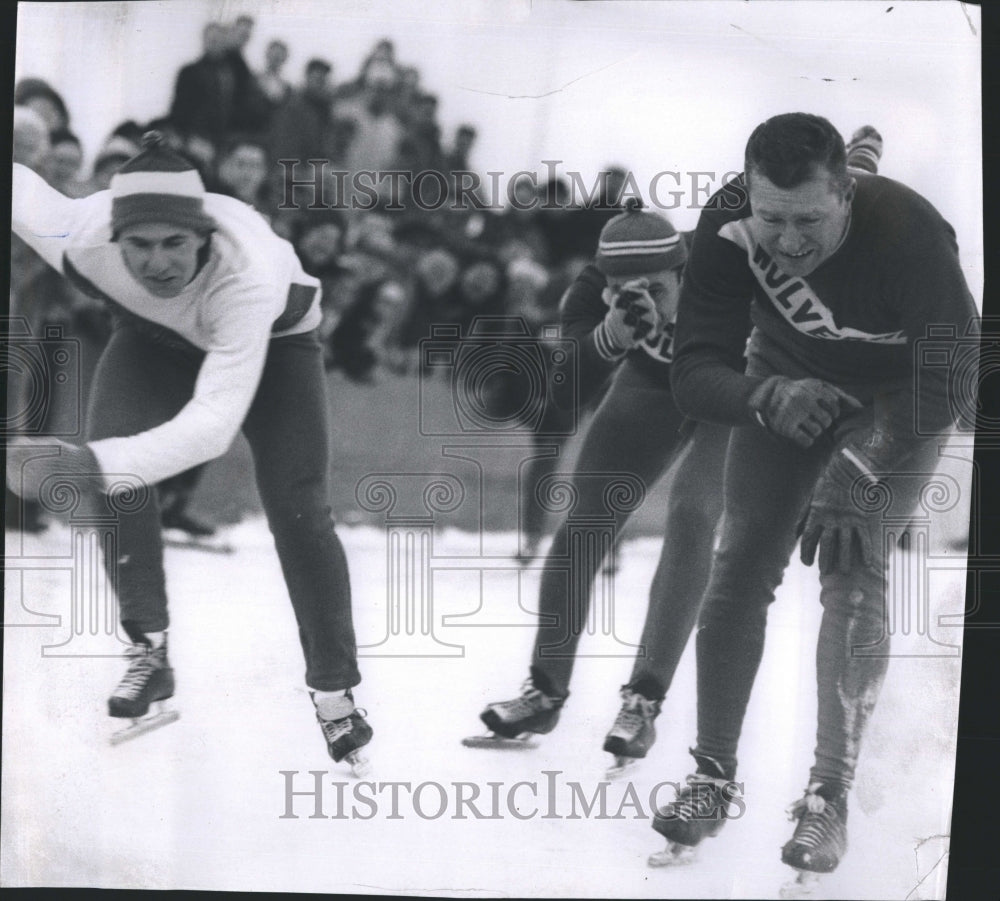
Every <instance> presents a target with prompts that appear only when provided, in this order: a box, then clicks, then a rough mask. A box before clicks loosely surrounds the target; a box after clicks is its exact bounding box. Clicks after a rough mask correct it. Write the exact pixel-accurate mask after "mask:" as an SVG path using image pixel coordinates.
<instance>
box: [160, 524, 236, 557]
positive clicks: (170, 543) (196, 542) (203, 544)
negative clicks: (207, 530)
mask: <svg viewBox="0 0 1000 901" xmlns="http://www.w3.org/2000/svg"><path fill="white" fill-rule="evenodd" d="M163 546H164V547H172V548H181V549H182V550H189V551H204V552H205V553H207V554H235V553H236V548H235V547H233V545H231V544H229V543H228V542H226V541H220V540H219V539H218V538H214V537H205V538H197V537H195V536H193V535H188V534H187V533H186V532H181V531H180V530H178V529H166V530H164V532H163Z"/></svg>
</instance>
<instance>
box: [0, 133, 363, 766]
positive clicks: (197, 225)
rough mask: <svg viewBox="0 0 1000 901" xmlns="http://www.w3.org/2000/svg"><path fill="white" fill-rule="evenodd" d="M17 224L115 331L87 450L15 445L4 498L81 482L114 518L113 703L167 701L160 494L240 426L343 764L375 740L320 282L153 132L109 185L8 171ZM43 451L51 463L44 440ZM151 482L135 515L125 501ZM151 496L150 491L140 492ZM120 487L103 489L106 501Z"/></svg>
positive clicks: (332, 743)
mask: <svg viewBox="0 0 1000 901" xmlns="http://www.w3.org/2000/svg"><path fill="white" fill-rule="evenodd" d="M13 229H14V231H15V232H16V233H17V234H18V235H19V236H20V237H21V238H22V239H23V240H25V241H26V242H27V243H28V244H30V245H31V246H32V247H33V248H34V249H35V250H36V251H37V252H38V253H39V254H41V255H42V256H43V257H44V258H45V260H46V261H47V262H48V263H49V264H50V265H52V266H53V267H55V268H57V269H58V270H59V271H61V272H62V273H63V274H64V275H66V277H67V278H69V279H70V281H72V282H73V283H74V284H75V285H76V286H77V287H79V288H80V289H82V290H83V291H85V292H87V293H88V294H89V295H91V296H94V297H99V298H101V299H102V300H103V301H104V302H105V303H106V304H107V305H108V306H109V307H110V308H111V310H112V312H113V313H114V315H115V319H116V327H115V329H114V333H113V335H112V337H111V340H110V342H109V344H108V346H107V348H106V350H105V351H104V354H103V356H102V358H101V361H100V364H99V367H98V371H97V374H96V376H95V383H94V386H93V392H92V397H91V412H90V414H89V416H88V419H87V422H88V434H87V436H86V443H84V444H82V445H79V446H77V445H71V444H68V443H65V442H59V443H58V444H59V447H58V450H59V453H58V455H51V448H52V445H53V444H54V440H53V439H46V440H44V441H43V440H41V439H35V442H34V443H32V442H30V441H28V442H23V443H21V444H19V445H17V446H14V447H12V448H9V458H8V459H9V465H8V479H9V480H11V482H12V488H13V489H15V490H17V491H19V492H21V493H23V494H25V495H28V496H32V495H35V496H37V494H38V492H39V490H40V489H41V488H42V486H43V483H44V482H45V481H46V479H50V478H51V477H58V478H60V479H63V480H76V481H77V483H78V485H80V486H82V487H86V488H87V489H88V490H89V491H90V492H91V496H92V500H93V503H95V504H97V505H98V506H99V507H103V508H104V509H111V510H113V511H114V512H115V515H116V517H117V522H118V532H117V535H118V546H117V556H116V557H115V555H106V557H107V559H105V566H106V569H107V571H108V574H109V576H110V578H111V579H113V580H114V584H116V586H117V593H118V600H119V605H120V616H121V624H122V628H123V630H124V631H125V633H127V635H128V637H129V638H130V639H131V641H132V643H133V644H132V647H131V649H130V650H129V656H130V657H131V662H130V664H129V667H128V671H127V672H126V674H125V676H124V678H123V679H122V681H121V683H120V684H119V685H118V687H117V688H116V689H115V690H114V692H113V693H112V695H111V697H110V699H109V701H108V709H109V713H110V714H111V716H113V717H125V718H139V717H143V716H145V715H146V714H147V713H148V711H149V708H150V705H151V704H152V703H153V702H155V701H159V700H163V699H166V698H169V697H171V696H172V695H173V693H174V676H173V670H172V669H171V666H170V663H169V660H168V657H167V627H168V624H169V621H168V615H167V596H166V590H165V580H164V569H163V544H162V539H161V532H160V518H159V511H158V503H157V493H156V491H155V490H152V487H151V486H153V485H155V484H157V483H159V482H160V481H162V480H163V479H166V478H168V477H170V476H173V475H175V474H177V473H180V472H184V471H185V470H188V469H190V468H191V467H192V466H196V465H198V464H200V463H203V462H205V461H207V460H211V459H213V458H215V457H218V456H219V455H220V454H222V453H224V452H225V451H226V449H227V448H228V447H229V446H230V444H231V443H232V441H233V439H234V438H235V436H236V434H237V432H238V431H239V430H240V429H241V428H242V430H243V433H244V435H245V436H246V438H247V440H248V442H249V444H250V448H251V450H252V453H253V459H254V467H255V472H256V479H257V487H258V489H259V493H260V497H261V500H262V502H263V505H264V510H265V513H266V515H267V519H268V523H269V526H270V528H271V531H272V533H273V535H274V542H275V546H276V548H277V552H278V557H279V559H280V562H281V567H282V571H283V573H284V577H285V582H286V585H287V586H288V592H289V595H290V596H291V601H292V605H293V607H294V611H295V616H296V619H297V621H298V626H299V637H300V639H301V643H302V649H303V652H304V654H305V661H306V671H305V681H306V685H307V686H308V688H309V691H310V695H311V697H312V700H313V703H314V706H315V710H316V717H317V719H318V720H319V724H320V726H321V728H322V731H323V735H324V737H325V739H326V742H327V746H328V750H329V753H330V755H331V756H332V757H333V758H334V760H337V761H340V760H342V759H344V758H345V757H350V758H351V759H352V762H354V761H355V759H356V758H357V751H358V749H359V748H361V747H362V746H363V745H365V744H367V743H368V741H369V740H370V738H371V735H372V730H371V727H370V726H369V725H368V723H367V722H366V720H365V718H364V716H363V715H362V713H361V712H359V711H358V710H357V709H356V708H355V706H354V702H353V697H352V692H351V689H352V688H353V687H354V686H356V685H357V684H358V683H359V682H360V681H361V677H360V674H359V672H358V667H357V651H356V644H355V637H354V626H353V622H352V615H351V595H350V584H349V579H348V568H347V560H346V558H345V555H344V550H343V547H342V545H341V543H340V540H339V538H338V537H337V535H336V533H335V531H334V524H333V521H332V519H331V513H330V508H329V503H328V494H329V492H328V478H329V475H328V472H329V470H328V452H329V450H328V449H329V436H328V425H327V418H328V414H327V409H328V408H327V401H326V395H325V380H324V376H323V362H322V351H321V348H320V345H319V343H318V341H317V338H316V328H317V326H318V324H319V321H320V311H319V299H320V298H319V294H320V291H319V285H318V282H317V281H316V280H315V279H313V278H312V277H310V276H308V275H306V274H305V273H304V272H303V270H302V268H301V266H300V265H299V261H298V259H297V258H296V256H295V253H294V251H293V250H292V247H291V245H290V244H288V243H287V242H285V241H284V240H282V239H281V238H279V237H277V236H276V235H275V234H274V233H273V232H272V231H271V229H270V227H269V226H268V224H267V222H266V221H265V220H264V219H263V218H262V217H261V216H260V215H259V214H257V213H256V212H254V211H253V210H252V209H251V208H250V207H248V206H247V205H245V204H244V203H242V202H240V201H238V200H234V199H232V198H230V197H225V196H222V195H217V194H211V193H207V192H206V191H205V190H204V187H203V184H202V182H201V179H200V177H199V175H198V173H197V171H196V170H195V169H194V168H193V167H192V166H191V165H190V164H189V163H188V162H187V161H185V160H184V159H182V158H181V157H180V156H178V155H176V154H174V153H173V152H172V151H170V150H168V149H167V148H166V147H165V146H163V144H162V141H161V139H160V136H159V135H158V134H157V133H155V132H153V133H149V134H148V135H147V136H146V138H145V140H144V149H143V150H142V151H141V152H140V153H139V154H138V155H136V156H135V157H133V158H132V159H131V160H130V161H129V162H127V163H126V164H125V165H124V166H123V167H122V168H121V170H120V171H119V172H118V173H117V174H116V175H115V176H114V177H113V178H112V179H111V185H110V190H108V191H103V192H100V193H98V194H94V195H92V196H90V197H87V198H84V199H79V200H70V199H69V198H66V197H64V196H63V195H61V194H59V193H58V192H56V191H55V190H53V189H52V188H50V187H48V186H47V185H46V184H45V183H44V182H43V181H42V180H41V179H40V178H39V177H38V176H37V175H35V174H34V173H33V172H31V171H30V170H28V169H26V168H25V167H23V166H18V165H15V166H14V182H13ZM39 445H43V446H44V447H46V448H48V449H49V455H45V453H44V452H43V451H41V449H40V446H39ZM137 480H138V482H139V483H141V485H142V486H143V487H142V489H141V490H140V492H139V494H140V496H142V495H143V494H145V495H146V497H145V502H144V503H142V504H138V503H128V504H125V503H123V504H115V503H114V500H115V498H114V494H115V492H116V488H117V487H120V486H121V485H123V484H131V485H133V486H134V485H135V484H136V481H137ZM147 488H148V490H146V489H147ZM109 492H110V494H109Z"/></svg>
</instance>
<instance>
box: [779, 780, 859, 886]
mask: <svg viewBox="0 0 1000 901" xmlns="http://www.w3.org/2000/svg"><path fill="white" fill-rule="evenodd" d="M788 816H789V819H791V820H798V821H799V822H798V825H797V826H796V827H795V832H794V833H793V834H792V837H791V839H789V840H788V842H786V843H785V846H784V847H783V848H782V849H781V860H782V863H786V864H788V865H789V866H790V867H792V868H793V869H794V870H795V871H796V877H795V879H793V880H792V881H790V882H788V883H786V884H785V885H784V886H783V887H782V889H781V897H782V898H809V897H811V896H812V895H813V894H815V892H816V889H817V888H818V886H819V882H820V875H821V874H823V873H832V872H833V871H834V870H835V869H836V868H837V865H838V864H839V863H840V860H841V858H842V857H843V856H844V853H845V852H846V851H847V790H846V789H844V788H843V787H842V786H832V785H831V786H827V785H823V784H822V783H819V782H814V783H812V784H810V785H809V787H808V788H807V789H806V793H805V795H804V796H803V797H802V798H800V799H799V800H798V801H796V802H795V803H794V804H792V806H791V807H789V808H788Z"/></svg>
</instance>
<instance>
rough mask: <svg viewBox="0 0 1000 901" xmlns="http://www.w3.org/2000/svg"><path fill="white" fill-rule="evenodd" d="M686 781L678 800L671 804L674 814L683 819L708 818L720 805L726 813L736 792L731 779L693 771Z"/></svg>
mask: <svg viewBox="0 0 1000 901" xmlns="http://www.w3.org/2000/svg"><path fill="white" fill-rule="evenodd" d="M686 782H687V784H686V785H685V786H684V788H682V789H681V790H680V792H679V793H678V795H677V800H676V801H674V802H673V804H671V805H670V806H671V810H672V812H673V814H674V815H675V816H676V817H677V818H678V819H681V820H695V819H708V818H709V817H710V816H712V814H714V813H715V810H716V808H720V807H721V808H723V809H722V813H723V815H724V814H725V808H726V807H728V805H729V801H731V800H732V798H733V797H734V796H735V794H736V790H735V787H734V783H733V781H732V780H731V779H718V778H716V777H715V776H708V775H706V774H705V773H691V774H690V775H689V776H688V777H687V779H686Z"/></svg>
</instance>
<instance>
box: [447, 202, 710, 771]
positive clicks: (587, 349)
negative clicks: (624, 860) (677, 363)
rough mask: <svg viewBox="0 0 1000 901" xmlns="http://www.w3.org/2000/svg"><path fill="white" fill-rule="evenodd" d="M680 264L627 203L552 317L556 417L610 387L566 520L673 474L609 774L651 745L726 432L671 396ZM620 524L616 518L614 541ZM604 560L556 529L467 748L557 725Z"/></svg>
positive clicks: (563, 526) (675, 250)
mask: <svg viewBox="0 0 1000 901" xmlns="http://www.w3.org/2000/svg"><path fill="white" fill-rule="evenodd" d="M686 258H687V249H686V243H685V240H684V236H683V235H682V234H680V233H679V232H677V231H676V230H675V229H674V228H673V226H672V225H671V224H670V222H669V221H668V220H667V219H666V218H665V217H663V216H661V215H659V214H657V213H653V212H650V211H648V210H643V209H641V204H632V205H630V206H628V207H627V209H626V211H625V212H623V213H622V214H620V215H618V216H616V217H615V218H613V219H611V220H609V222H608V223H607V224H606V225H605V227H604V229H603V230H602V232H601V236H600V240H599V244H598V248H597V254H596V257H595V260H594V262H593V263H591V264H589V265H588V266H586V267H585V268H584V269H583V270H582V272H581V274H580V275H579V276H578V277H577V279H576V281H575V282H574V284H573V285H572V286H571V287H570V288H569V290H568V291H567V293H566V295H565V297H564V298H563V300H562V303H561V306H560V323H561V326H562V337H563V338H570V339H574V340H575V341H576V347H577V356H578V366H577V371H578V372H579V387H578V390H575V389H576V386H575V385H574V384H573V383H572V380H566V383H565V388H566V393H565V394H560V393H558V389H557V391H556V392H555V397H554V399H555V400H556V401H557V402H558V403H560V404H561V405H563V406H567V405H569V404H572V403H575V402H584V401H586V400H587V399H588V398H589V397H590V396H591V395H592V394H594V393H596V392H597V391H598V390H599V389H600V388H601V387H602V386H603V384H604V383H605V382H606V381H607V379H609V378H611V377H612V376H613V381H612V383H611V386H610V388H609V389H608V392H607V394H606V395H605V397H604V399H603V400H602V402H601V404H600V406H599V407H598V409H597V411H596V413H595V415H594V418H593V420H592V422H591V425H590V428H589V430H588V432H587V435H586V438H585V440H584V443H583V446H582V448H581V451H580V455H579V457H578V460H577V463H576V466H575V469H574V472H573V477H572V479H573V483H574V487H575V488H576V491H577V494H578V501H577V504H576V507H575V509H574V515H580V516H587V515H598V516H599V515H601V513H602V511H603V510H604V506H603V505H604V498H605V492H606V489H607V485H608V479H609V478H613V474H615V473H626V474H629V475H632V476H635V477H636V478H637V479H638V480H639V481H640V482H641V484H642V486H643V488H644V489H649V488H651V487H652V485H653V484H654V483H655V482H656V481H657V480H658V479H659V478H660V477H661V476H662V475H663V474H664V473H665V472H666V471H667V470H668V469H669V468H671V467H672V468H673V469H674V471H675V474H674V479H673V483H672V489H671V494H670V499H669V501H668V503H667V507H666V511H665V514H666V523H665V532H666V537H665V539H664V543H663V550H662V554H661V556H660V560H659V564H658V567H657V570H656V574H655V576H654V579H653V583H652V587H651V589H650V593H649V608H648V613H647V617H646V622H645V626H644V629H643V633H642V637H641V640H640V650H639V652H638V653H637V657H636V660H635V664H634V666H633V669H632V674H631V678H630V679H629V681H628V683H627V684H625V685H623V686H622V687H621V697H622V707H621V711H620V712H619V714H618V716H617V717H616V719H615V722H614V724H613V726H612V728H611V730H610V731H609V732H608V734H607V736H606V738H605V741H604V750H605V751H607V752H609V753H611V754H612V755H614V756H615V758H616V766H615V767H613V768H612V770H611V771H610V774H612V775H615V774H617V772H619V771H620V769H621V768H622V767H624V766H625V765H626V764H627V763H629V762H631V761H633V760H635V759H638V758H643V757H645V756H646V754H647V752H648V750H649V748H650V747H651V746H652V744H653V742H654V740H655V736H656V733H655V728H654V720H655V719H656V717H657V715H658V714H659V712H660V707H661V704H662V702H663V699H664V696H665V694H666V692H667V690H668V689H669V687H670V683H671V681H672V679H673V675H674V671H675V669H676V667H677V662H678V660H679V659H680V656H681V654H682V652H683V650H684V647H685V645H686V644H687V640H688V637H689V635H690V633H691V629H692V627H693V625H694V622H695V619H696V617H697V608H698V604H699V602H700V600H701V595H702V592H703V590H704V587H705V583H706V581H707V578H708V568H709V564H710V561H711V552H712V536H713V532H714V529H715V525H716V522H717V520H718V517H719V514H720V513H721V505H722V493H721V487H720V481H721V477H722V461H723V458H724V455H725V447H726V443H727V441H728V438H729V429H728V427H726V426H718V425H712V424H708V423H694V422H691V421H689V422H688V423H687V425H686V426H685V422H684V416H683V415H682V414H681V413H680V412H679V411H678V409H677V407H676V405H675V404H674V402H673V399H672V396H671V392H670V360H671V348H672V337H673V319H674V314H675V311H676V307H677V298H678V295H679V292H680V281H681V273H682V271H683V267H684V263H685V260H686ZM577 395H579V396H577ZM682 426H684V428H682ZM628 515H629V514H628V513H627V512H618V513H615V526H616V530H617V534H620V532H621V529H622V528H623V527H624V525H625V523H626V521H627V520H628ZM602 550H604V549H601V548H597V547H594V546H591V545H589V544H588V543H587V542H584V541H576V542H574V541H573V540H572V538H571V536H570V534H569V523H568V522H567V520H563V521H562V522H561V523H560V525H559V527H558V528H557V530H556V532H555V534H554V537H553V541H552V547H551V550H550V553H549V557H548V558H547V560H546V564H545V568H544V570H543V572H542V578H541V587H540V599H539V614H540V618H541V622H540V624H539V626H538V629H537V633H536V638H535V645H534V650H533V652H532V656H531V664H530V676H529V679H528V681H527V682H526V683H525V688H524V692H523V694H522V695H521V696H520V697H517V698H514V699H513V700H510V701H503V702H497V703H492V704H490V705H489V706H488V707H487V708H486V709H485V710H484V711H483V713H482V714H481V719H482V720H483V722H484V723H485V724H486V725H487V726H488V727H489V729H490V730H492V733H493V735H492V736H487V737H486V738H481V739H468V740H467V741H466V743H467V744H477V745H484V744H485V745H487V746H489V745H490V744H491V743H492V744H508V745H509V744H510V743H511V742H512V741H517V740H519V738H518V737H519V736H524V735H525V733H535V734H544V733H548V732H550V731H552V729H553V728H555V726H556V723H557V721H558V719H559V715H560V711H561V709H562V707H563V704H564V702H565V700H566V698H567V697H568V695H569V682H570V677H571V675H572V671H573V665H574V662H575V654H576V648H577V645H578V642H579V639H580V633H581V632H582V630H583V628H584V625H585V624H586V622H587V615H588V609H589V605H590V602H591V585H592V583H593V580H594V578H595V575H596V574H597V571H598V570H599V568H600V566H601V563H602ZM567 554H568V555H569V557H570V570H571V571H570V573H567V569H566V556H567Z"/></svg>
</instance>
